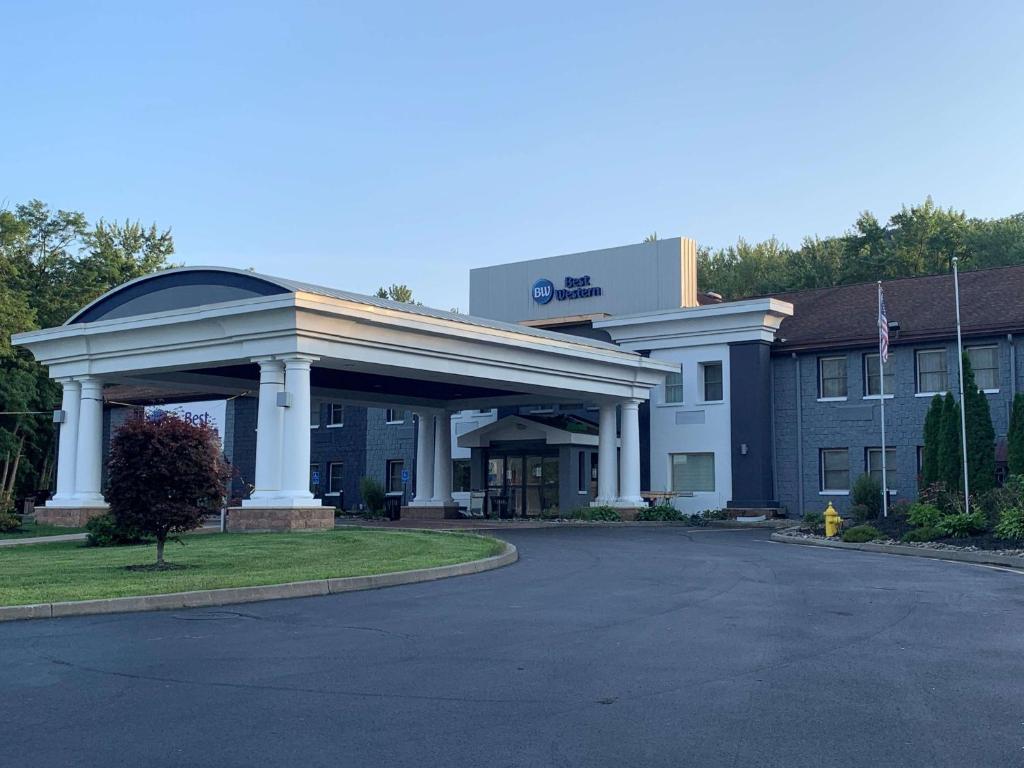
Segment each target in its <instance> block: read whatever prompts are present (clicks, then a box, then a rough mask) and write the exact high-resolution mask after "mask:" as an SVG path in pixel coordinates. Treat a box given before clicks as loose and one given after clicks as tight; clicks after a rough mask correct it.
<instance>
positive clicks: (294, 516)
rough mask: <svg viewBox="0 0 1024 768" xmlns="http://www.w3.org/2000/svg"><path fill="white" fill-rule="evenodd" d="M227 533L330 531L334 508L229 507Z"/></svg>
mask: <svg viewBox="0 0 1024 768" xmlns="http://www.w3.org/2000/svg"><path fill="white" fill-rule="evenodd" d="M228 530H229V531H248V532H257V531H333V530H334V507H324V506H319V507H256V506H247V507H230V508H229V509H228Z"/></svg>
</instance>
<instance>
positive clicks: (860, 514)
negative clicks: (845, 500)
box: [850, 504, 878, 523]
mask: <svg viewBox="0 0 1024 768" xmlns="http://www.w3.org/2000/svg"><path fill="white" fill-rule="evenodd" d="M850 516H851V517H853V519H854V521H855V522H857V523H866V522H868V521H870V520H877V519H878V516H877V515H875V514H874V513H873V512H872V510H871V507H869V506H868V505H867V504H854V505H853V506H852V507H850Z"/></svg>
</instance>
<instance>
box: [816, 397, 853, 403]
mask: <svg viewBox="0 0 1024 768" xmlns="http://www.w3.org/2000/svg"><path fill="white" fill-rule="evenodd" d="M848 399H849V398H848V397H819V398H818V402H819V403H843V402H846V401H847V400H848Z"/></svg>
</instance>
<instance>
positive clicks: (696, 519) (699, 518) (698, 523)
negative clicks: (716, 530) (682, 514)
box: [686, 514, 708, 528]
mask: <svg viewBox="0 0 1024 768" xmlns="http://www.w3.org/2000/svg"><path fill="white" fill-rule="evenodd" d="M686 522H687V523H688V524H690V525H692V526H695V527H697V528H704V527H705V526H707V524H708V519H707V518H706V517H704V515H701V514H696V515H687V516H686Z"/></svg>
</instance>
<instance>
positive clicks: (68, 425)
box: [46, 379, 82, 507]
mask: <svg viewBox="0 0 1024 768" xmlns="http://www.w3.org/2000/svg"><path fill="white" fill-rule="evenodd" d="M58 381H59V382H60V385H61V386H62V387H63V388H64V395H63V397H62V398H61V402H60V409H61V410H62V411H63V412H64V420H63V421H61V423H60V433H59V436H58V448H57V492H56V493H55V494H54V495H53V498H52V499H50V500H49V501H48V502H46V506H48V507H60V506H63V505H66V504H69V503H73V501H72V497H73V496H74V495H75V463H76V462H77V458H76V457H77V456H78V411H79V406H80V405H81V402H80V401H81V398H82V384H81V382H78V381H75V380H74V379H58Z"/></svg>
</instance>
